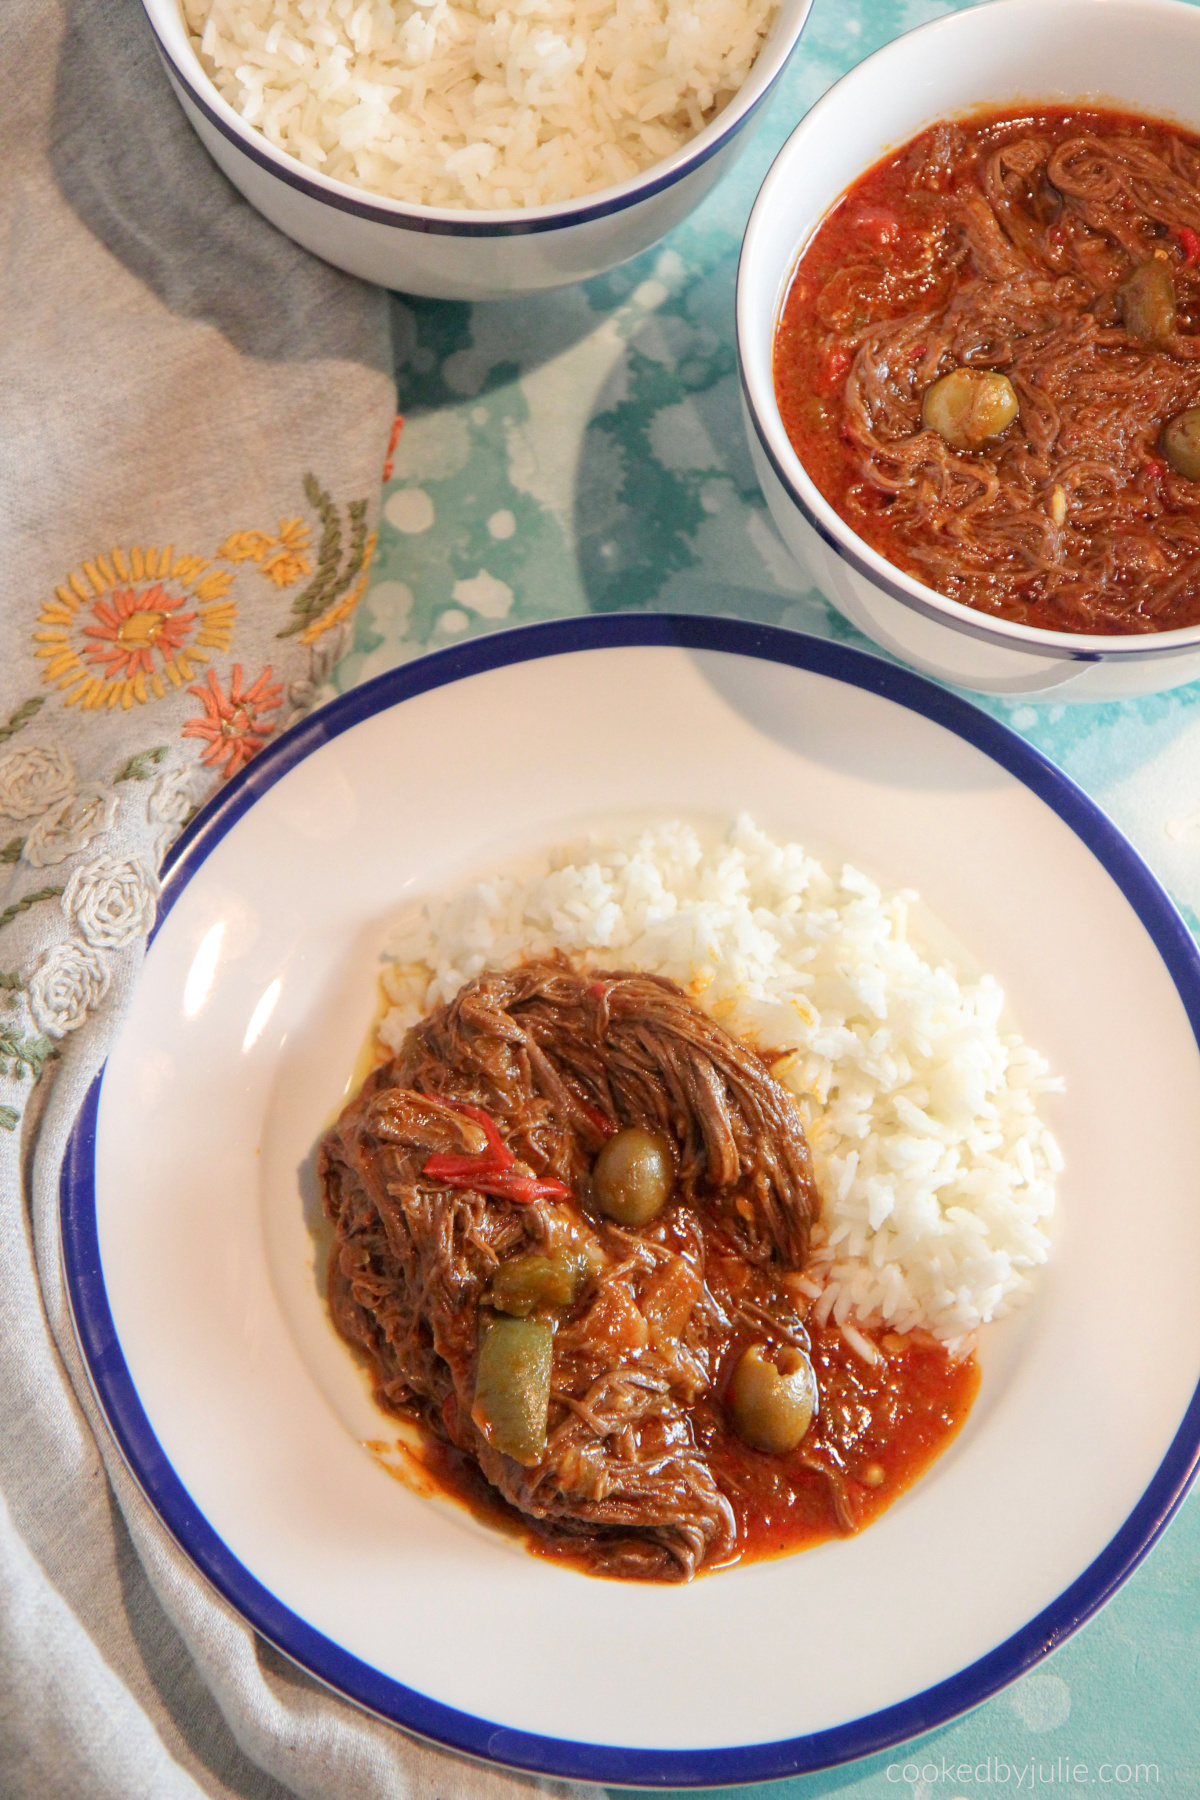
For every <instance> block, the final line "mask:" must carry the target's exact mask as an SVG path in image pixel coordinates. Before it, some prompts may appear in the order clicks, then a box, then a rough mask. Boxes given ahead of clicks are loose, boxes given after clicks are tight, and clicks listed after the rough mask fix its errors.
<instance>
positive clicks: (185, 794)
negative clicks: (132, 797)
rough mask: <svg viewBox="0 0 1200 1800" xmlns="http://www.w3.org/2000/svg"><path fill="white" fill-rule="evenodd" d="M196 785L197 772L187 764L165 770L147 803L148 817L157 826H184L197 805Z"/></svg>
mask: <svg viewBox="0 0 1200 1800" xmlns="http://www.w3.org/2000/svg"><path fill="white" fill-rule="evenodd" d="M194 783H195V770H194V769H192V768H190V767H189V766H188V765H187V764H183V763H181V764H180V765H179V767H178V768H174V769H166V770H164V772H163V773H162V774H161V775H160V776H159V778H158V780H157V781H156V782H155V784H154V787H153V790H152V791H151V794H150V798H149V800H148V801H147V803H146V817H147V818H148V819H149V820H150V822H151V823H152V824H155V825H176V826H179V825H182V824H183V823H184V822H185V821H186V819H187V816H188V814H189V813H190V812H192V811H193V810H194V808H195V805H196V795H195V791H194Z"/></svg>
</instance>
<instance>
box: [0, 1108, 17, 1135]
mask: <svg viewBox="0 0 1200 1800" xmlns="http://www.w3.org/2000/svg"><path fill="white" fill-rule="evenodd" d="M20 1119H21V1115H20V1113H19V1112H18V1111H17V1109H16V1107H15V1106H0V1131H15V1130H16V1129H17V1126H18V1124H19V1123H20Z"/></svg>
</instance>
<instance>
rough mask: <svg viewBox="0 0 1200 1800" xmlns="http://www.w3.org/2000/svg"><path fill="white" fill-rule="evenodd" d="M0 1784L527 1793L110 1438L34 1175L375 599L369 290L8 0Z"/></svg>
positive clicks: (0, 688) (162, 92) (90, 34)
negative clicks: (336, 1692) (395, 1691)
mask: <svg viewBox="0 0 1200 1800" xmlns="http://www.w3.org/2000/svg"><path fill="white" fill-rule="evenodd" d="M0 69H2V70H3V71H4V77H5V79H4V90H3V96H2V97H0V167H2V168H3V170H4V174H3V176H2V177H0V243H2V244H3V247H4V253H3V258H2V260H0V552H2V554H0V584H2V593H3V606H2V610H0V1258H2V1262H0V1270H2V1276H0V1794H2V1795H3V1796H4V1800H26V1797H28V1800H34V1797H36V1800H48V1797H51V1800H57V1797H58V1796H64V1797H67V1796H69V1797H71V1800H76V1797H79V1800H93V1797H94V1800H101V1797H103V1800H110V1797H111V1800H137V1797H139V1796H146V1797H147V1800H150V1797H151V1796H152V1797H153V1800H174V1797H175V1796H179V1797H180V1800H183V1796H189V1797H190V1796H197V1795H209V1796H216V1795H221V1796H226V1795H230V1796H232V1795H242V1796H254V1797H255V1800H270V1797H276V1796H282V1795H284V1794H286V1793H289V1792H291V1793H296V1794H301V1795H306V1796H318V1795H319V1796H331V1797H340V1796H350V1795H351V1794H353V1795H355V1796H360V1797H370V1796H383V1795H412V1796H414V1797H423V1796H426V1795H428V1796H430V1797H432V1796H434V1795H435V1794H436V1795H438V1796H446V1795H448V1794H451V1793H453V1794H464V1793H465V1794H469V1795H478V1796H480V1800H491V1797H492V1796H495V1797H496V1800H500V1797H501V1796H511V1795H515V1794H517V1793H518V1792H519V1791H521V1790H522V1789H523V1788H527V1787H528V1786H530V1785H532V1784H528V1783H523V1782H521V1781H519V1780H517V1779H516V1778H513V1777H509V1776H507V1775H503V1774H500V1773H497V1772H492V1771H488V1770H485V1769H482V1768H479V1767H476V1766H475V1765H470V1764H467V1763H465V1762H460V1761H456V1760H453V1759H451V1758H449V1757H446V1756H444V1755H442V1754H440V1753H438V1752H435V1751H433V1750H431V1749H429V1748H428V1747H425V1746H422V1745H419V1744H417V1743H415V1742H413V1741H411V1740H409V1739H408V1738H406V1737H404V1736H403V1735H402V1734H401V1733H399V1732H397V1731H394V1730H392V1729H391V1728H390V1727H388V1726H387V1725H384V1724H382V1723H380V1722H378V1721H376V1720H373V1719H370V1718H368V1717H366V1716H365V1715H363V1714H362V1713H360V1712H358V1711H357V1710H356V1709H354V1708H352V1707H350V1706H348V1705H346V1704H344V1703H343V1702H341V1701H340V1700H338V1699H337V1698H336V1697H334V1696H333V1695H331V1694H329V1693H328V1692H326V1690H324V1689H323V1688H321V1687H320V1686H319V1685H318V1684H316V1683H315V1682H311V1681H309V1680H308V1679H307V1678H306V1677H304V1676H303V1675H302V1674H301V1673H299V1672H298V1671H297V1670H295V1669H294V1668H292V1667H291V1666H290V1665H289V1664H287V1663H286V1662H285V1661H284V1659H282V1658H281V1657H279V1656H278V1655H277V1654H275V1653H274V1652H273V1651H271V1650H270V1649H269V1648H268V1647H267V1646H265V1645H263V1644H262V1643H261V1642H259V1641H258V1640H257V1639H256V1637H255V1635H254V1634H253V1632H251V1631H250V1630H249V1629H248V1627H246V1626H245V1625H244V1624H243V1623H242V1622H241V1621H240V1620H239V1619H238V1618H237V1616H236V1615H235V1614H234V1613H233V1612H232V1611H231V1609H230V1608H229V1607H227V1606H226V1605H225V1604H224V1603H223V1602H222V1601H221V1600H220V1599H219V1598H218V1597H217V1596H216V1595H215V1594H214V1593H213V1592H212V1591H211V1590H210V1589H209V1588H208V1587H207V1586H206V1585H205V1584H204V1583H203V1582H202V1581H201V1580H200V1579H199V1577H198V1576H197V1575H196V1574H195V1572H194V1571H193V1569H192V1567H191V1565H190V1564H189V1563H188V1561H187V1560H186V1558H184V1557H183V1556H182V1555H181V1554H180V1552H179V1551H178V1549H177V1548H176V1547H175V1545H174V1543H173V1542H172V1541H171V1540H170V1539H169V1538H168V1536H167V1535H166V1533H165V1532H164V1531H163V1529H162V1528H161V1527H160V1525H159V1524H158V1521H157V1519H156V1517H155V1516H154V1514H153V1513H152V1512H151V1511H150V1509H149V1508H148V1506H147V1505H146V1503H145V1502H144V1500H143V1499H142V1497H141V1495H140V1493H139V1491H138V1490H137V1488H136V1487H135V1485H134V1483H133V1481H132V1480H131V1478H130V1477H129V1475H128V1473H127V1472H126V1471H125V1469H124V1467H123V1465H122V1463H121V1461H120V1458H119V1456H118V1455H117V1453H116V1451H115V1448H114V1446H113V1444H112V1442H111V1440H110V1438H109V1437H108V1434H107V1432H106V1429H105V1427H104V1425H103V1422H102V1421H101V1419H100V1417H99V1415H98V1412H97V1410H96V1407H95V1404H94V1402H93V1400H92V1398H91V1396H90V1393H89V1391H88V1388H87V1383H86V1378H85V1376H84V1374H83V1372H82V1369H81V1367H80V1363H79V1358H78V1354H77V1351H76V1348H75V1344H74V1340H73V1337H72V1332H71V1326H70V1321H69V1317H68V1314H67V1309H66V1304H65V1299H64V1293H63V1284H62V1277H61V1272H60V1267H59V1252H58V1224H57V1184H58V1174H59V1167H60V1163H61V1158H62V1153H63V1146H64V1143H65V1140H66V1136H67V1133H68V1131H69V1129H70V1125H71V1122H72V1119H73V1117H74V1114H75V1112H76V1109H77V1107H78V1105H79V1102H80V1099H81V1097H82V1095H83V1093H84V1091H85V1089H86V1087H87V1085H88V1083H89V1081H90V1079H91V1078H92V1076H93V1075H94V1073H95V1071H96V1070H97V1069H98V1068H99V1066H100V1064H101V1063H102V1061H103V1059H104V1056H105V1053H106V1048H107V1046H108V1044H109V1043H110V1041H111V1039H112V1035H113V1033H114V1031H115V1030H116V1029H117V1027H118V1024H119V1020H120V1017H121V1012H122V1008H123V1005H124V1003H125V1000H126V997H127V995H128V993H129V990H130V986H131V984H132V982H133V981H134V979H135V978H136V975H137V970H138V966H139V963H140V960H141V956H142V952H143V948H144V943H145V934H146V931H147V929H148V928H149V926H150V924H151V923H152V920H153V916H154V907H155V901H156V896H157V879H156V873H155V871H156V867H157V864H158V862H159V860H160V858H161V856H162V853H163V851H164V849H165V848H166V847H167V845H168V844H169V843H170V842H171V841H172V839H173V838H174V837H175V836H176V835H177V834H178V832H179V830H180V829H181V827H182V825H183V824H184V823H185V821H186V820H187V819H188V817H189V816H190V814H191V813H192V811H193V810H194V809H195V808H196V807H197V806H198V805H199V804H200V803H201V802H202V801H203V800H204V798H205V797H206V796H207V795H208V794H210V793H212V792H213V791H214V790H215V788H216V787H217V786H218V785H219V784H220V783H221V782H222V781H223V780H225V779H227V778H228V777H230V776H232V775H233V774H235V773H236V772H237V770H238V769H239V768H240V767H242V766H243V764H244V763H245V762H246V761H247V760H248V759H249V758H250V757H251V756H253V755H254V754H255V753H256V752H257V751H258V750H259V749H260V748H261V747H262V746H263V745H264V744H265V743H268V742H269V741H271V740H272V739H273V738H274V736H275V735H276V734H277V733H278V732H279V731H280V730H282V729H284V728H285V727H286V726H287V724H288V723H289V722H292V721H294V720H295V719H297V718H298V717H300V716H302V715H303V714H304V713H305V712H306V711H307V710H309V709H310V708H311V707H312V706H313V705H315V704H317V703H319V701H320V700H321V699H322V697H323V693H324V690H325V684H326V680H327V676H328V673H329V670H330V668H331V667H332V665H333V663H334V662H335V661H336V659H337V656H338V654H339V652H340V649H341V647H342V634H343V632H344V630H345V626H346V621H347V620H348V619H349V618H350V615H351V614H352V612H353V610H354V607H355V605H356V604H357V602H358V600H359V598H360V596H361V594H362V592H363V590H364V587H365V584H366V581H367V579H368V571H369V565H370V556H371V550H372V545H373V538H372V531H373V526H374V519H375V514H376V509H377V504H378V497H379V490H380V471H381V466H382V463H383V459H384V454H385V450H386V447H387V442H388V434H389V430H390V427H391V422H392V414H393V411H394V405H395V398H394V391H393V388H392V382H391V376H390V356H389V344H388V339H387V329H388V328H387V314H386V303H385V296H384V295H382V294H381V293H379V292H377V291H375V290H373V289H370V288H367V287H365V286H363V285H361V284H359V283H357V282H354V281H351V280H350V279H348V278H346V277H344V276H342V275H340V274H338V273H336V272H335V271H334V270H332V269H329V268H327V267H325V266H324V265H323V264H321V263H319V262H317V261H315V260H313V259H312V258H310V257H308V256H306V255H305V254H304V253H303V252H302V251H300V250H298V249H296V248H295V247H294V246H293V245H292V244H290V243H289V242H288V241H287V240H286V239H284V238H282V237H280V236H279V235H278V234H277V233H276V232H275V231H273V230H272V229H271V228H270V227H269V226H267V225H266V224H265V223H264V222H263V221H262V220H261V219H260V218H258V216H257V215H256V214H255V213H253V212H252V211H251V210H250V208H249V207H248V206H246V205H245V203H244V202H243V201H242V200H241V199H240V198H239V197H238V196H237V195H236V194H235V193H234V191H233V190H232V189H231V188H230V187H229V186H228V185H227V184H226V182H225V181H224V179H223V178H222V177H221V176H220V175H219V174H218V172H217V170H216V169H215V167H214V166H213V165H212V164H211V163H210V162H209V160H208V158H207V156H206V155H205V153H204V151H203V150H202V149H201V147H200V145H199V144H198V142H197V141H196V140H195V139H194V138H193V136H192V133H191V131H190V128H189V127H188V125H187V123H186V121H185V119H184V117H183V115H182V113H181V112H180V111H179V110H178V108H177V106H176V103H175V101H174V99H173V97H172V95H171V93H170V91H169V89H168V87H167V83H166V79H165V76H164V74H163V71H162V69H161V67H160V66H159V63H158V60H157V57H156V54H155V51H154V48H153V44H152V41H151V39H150V35H149V32H148V29H147V27H146V24H145V21H144V19H143V17H142V15H141V12H140V10H139V8H138V6H137V4H136V0H6V4H5V5H4V7H3V8H2V9H0Z"/></svg>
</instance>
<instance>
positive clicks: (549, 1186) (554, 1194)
mask: <svg viewBox="0 0 1200 1800" xmlns="http://www.w3.org/2000/svg"><path fill="white" fill-rule="evenodd" d="M467 1162H469V1163H471V1165H472V1166H471V1167H470V1168H462V1167H458V1166H456V1167H454V1168H447V1167H446V1165H447V1163H454V1164H455V1165H459V1164H462V1163H467ZM424 1173H425V1174H426V1175H428V1176H429V1178H430V1180H431V1181H444V1182H445V1184H446V1186H447V1187H461V1188H474V1190H475V1192H476V1193H477V1194H490V1195H491V1196H492V1197H493V1198H494V1199H496V1200H516V1201H518V1202H520V1203H521V1204H522V1205H524V1206H528V1204H529V1202H530V1201H531V1200H569V1199H570V1198H571V1190H570V1188H569V1187H565V1186H564V1185H563V1183H562V1182H561V1181H555V1180H553V1179H552V1178H547V1179H545V1180H539V1179H538V1177H537V1176H536V1175H519V1174H518V1173H517V1171H516V1170H515V1169H512V1168H503V1169H501V1168H498V1167H497V1166H496V1164H495V1163H494V1162H490V1161H489V1160H488V1158H487V1157H485V1156H476V1157H465V1156H439V1155H436V1154H435V1155H433V1156H431V1157H429V1158H428V1160H427V1161H426V1164H425V1169H424Z"/></svg>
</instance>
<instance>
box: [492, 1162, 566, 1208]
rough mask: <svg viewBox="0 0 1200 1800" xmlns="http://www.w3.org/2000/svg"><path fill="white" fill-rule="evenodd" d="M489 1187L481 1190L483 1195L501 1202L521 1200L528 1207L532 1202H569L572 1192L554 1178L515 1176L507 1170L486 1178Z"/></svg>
mask: <svg viewBox="0 0 1200 1800" xmlns="http://www.w3.org/2000/svg"><path fill="white" fill-rule="evenodd" d="M485 1180H486V1181H487V1182H488V1183H489V1185H488V1186H486V1187H483V1188H481V1189H480V1192H481V1193H484V1194H494V1195H495V1196H496V1198H497V1199H499V1200H519V1201H521V1202H522V1203H523V1204H524V1205H526V1206H528V1204H529V1202H530V1201H531V1200H569V1199H570V1198H571V1190H570V1188H569V1187H567V1185H566V1183H565V1182H562V1181H555V1180H554V1178H553V1176H549V1175H548V1176H545V1177H541V1178H539V1177H538V1176H536V1175H515V1174H513V1172H512V1171H511V1170H509V1169H505V1170H504V1172H503V1173H502V1174H500V1175H494V1176H488V1177H485Z"/></svg>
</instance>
